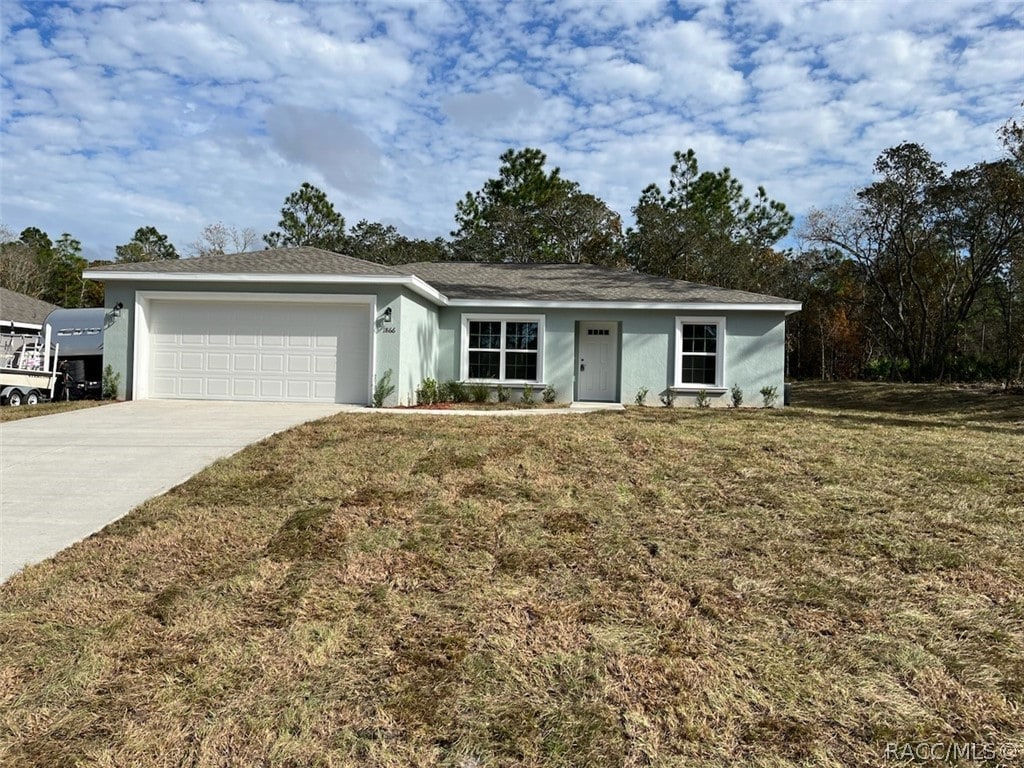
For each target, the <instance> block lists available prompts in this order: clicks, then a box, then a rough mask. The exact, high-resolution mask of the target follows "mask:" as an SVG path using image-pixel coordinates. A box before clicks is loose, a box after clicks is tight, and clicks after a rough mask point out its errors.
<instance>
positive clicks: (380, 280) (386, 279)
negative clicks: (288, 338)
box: [82, 269, 448, 306]
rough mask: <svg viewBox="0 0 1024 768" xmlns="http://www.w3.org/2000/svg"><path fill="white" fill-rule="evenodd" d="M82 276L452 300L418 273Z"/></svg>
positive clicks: (103, 272)
mask: <svg viewBox="0 0 1024 768" xmlns="http://www.w3.org/2000/svg"><path fill="white" fill-rule="evenodd" d="M82 277H85V278H88V279H89V280H99V281H101V282H112V281H113V282H154V283H247V284H254V283H284V284H292V285H317V284H319V285H324V284H327V285H381V284H383V285H402V286H405V287H406V288H408V289H409V290H411V291H412V292H413V293H416V294H418V295H420V296H422V297H423V298H425V299H428V300H429V301H432V302H434V303H435V304H437V305H439V306H446V305H447V304H448V297H447V296H445V295H444V294H443V293H441V292H440V291H438V290H437V289H436V288H434V287H433V286H432V285H429V284H428V283H426V282H425V281H423V280H421V279H420V278H418V277H416V276H415V275H317V274H268V273H262V272H247V273H226V272H205V273H204V272H128V271H121V270H100V269H98V270H86V271H85V272H83V273H82Z"/></svg>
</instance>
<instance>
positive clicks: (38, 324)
mask: <svg viewBox="0 0 1024 768" xmlns="http://www.w3.org/2000/svg"><path fill="white" fill-rule="evenodd" d="M55 309H59V307H58V306H57V305H55V304H50V303H49V302H47V301H40V300H39V299H34V298H32V297H31V296H26V295H25V294H23V293H18V292H17V291H12V290H9V289H7V288H0V332H2V333H30V334H36V333H39V332H40V331H41V330H42V328H43V323H44V322H45V321H46V317H47V315H49V314H50V313H51V312H53V310H55Z"/></svg>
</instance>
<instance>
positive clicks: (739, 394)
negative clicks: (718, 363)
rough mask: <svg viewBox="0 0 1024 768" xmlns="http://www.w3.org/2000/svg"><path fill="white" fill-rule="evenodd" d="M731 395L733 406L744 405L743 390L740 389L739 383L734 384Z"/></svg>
mask: <svg viewBox="0 0 1024 768" xmlns="http://www.w3.org/2000/svg"><path fill="white" fill-rule="evenodd" d="M730 395H731V396H732V407H733V408H739V407H740V406H741V405H743V390H742V389H740V385H739V384H733V385H732V389H731V390H730Z"/></svg>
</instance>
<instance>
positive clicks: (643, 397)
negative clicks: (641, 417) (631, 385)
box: [633, 387, 650, 405]
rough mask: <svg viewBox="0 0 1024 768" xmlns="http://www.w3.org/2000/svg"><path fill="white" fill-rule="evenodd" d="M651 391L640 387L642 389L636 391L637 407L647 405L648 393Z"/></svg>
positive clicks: (634, 399) (634, 400) (635, 400)
mask: <svg viewBox="0 0 1024 768" xmlns="http://www.w3.org/2000/svg"><path fill="white" fill-rule="evenodd" d="M649 391H650V390H649V389H647V387H640V389H638V390H637V391H636V397H634V398H633V402H635V403H636V404H637V405H646V404H647V393H648V392H649Z"/></svg>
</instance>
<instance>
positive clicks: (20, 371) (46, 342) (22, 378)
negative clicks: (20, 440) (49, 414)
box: [0, 327, 60, 406]
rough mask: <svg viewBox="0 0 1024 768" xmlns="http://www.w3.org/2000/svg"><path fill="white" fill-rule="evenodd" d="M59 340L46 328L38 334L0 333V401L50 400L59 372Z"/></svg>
mask: <svg viewBox="0 0 1024 768" xmlns="http://www.w3.org/2000/svg"><path fill="white" fill-rule="evenodd" d="M59 353H60V345H59V344H54V345H51V344H50V329H49V327H47V328H45V330H44V332H43V333H42V334H41V335H40V334H34V335H32V334H13V333H12V334H3V335H2V336H0V405H12V406H16V405H22V404H24V405H35V404H36V403H40V402H46V401H48V400H52V399H53V396H54V391H55V387H56V386H57V380H58V377H59V376H60V373H59V371H58V368H57V360H58V357H59Z"/></svg>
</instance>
